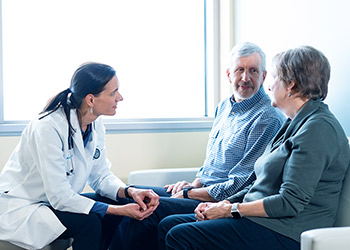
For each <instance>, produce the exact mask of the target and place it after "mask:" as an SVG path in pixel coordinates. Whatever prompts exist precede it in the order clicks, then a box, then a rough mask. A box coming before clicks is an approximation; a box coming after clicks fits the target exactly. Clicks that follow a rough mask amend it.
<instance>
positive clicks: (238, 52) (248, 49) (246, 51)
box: [230, 42, 266, 71]
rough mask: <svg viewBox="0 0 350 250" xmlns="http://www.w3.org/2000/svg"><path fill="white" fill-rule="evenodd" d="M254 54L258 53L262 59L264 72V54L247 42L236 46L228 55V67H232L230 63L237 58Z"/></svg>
mask: <svg viewBox="0 0 350 250" xmlns="http://www.w3.org/2000/svg"><path fill="white" fill-rule="evenodd" d="M255 52H257V53H259V55H260V56H261V59H262V65H261V66H262V71H265V70H266V56H265V53H264V52H263V51H262V50H261V48H260V47H259V46H258V45H256V44H254V43H249V42H243V43H238V44H236V45H235V46H234V47H233V48H232V50H231V53H230V60H231V61H230V67H231V66H232V61H233V60H234V59H236V58H239V57H246V56H250V55H251V54H254V53H255Z"/></svg>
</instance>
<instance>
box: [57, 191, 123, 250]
mask: <svg viewBox="0 0 350 250" xmlns="http://www.w3.org/2000/svg"><path fill="white" fill-rule="evenodd" d="M84 196H87V197H89V198H91V199H93V200H96V201H102V202H105V203H108V204H115V205H123V204H126V203H127V200H126V199H121V200H119V201H118V202H116V201H112V200H110V199H107V198H104V197H102V196H100V195H97V194H84ZM50 208H51V210H52V211H53V212H54V213H55V215H56V216H57V218H58V219H59V220H60V221H61V223H62V224H63V225H64V226H65V227H66V228H67V229H66V231H64V232H63V233H62V234H61V235H60V236H59V237H58V239H69V238H73V249H74V250H87V249H89V250H94V249H96V250H97V249H108V247H109V244H110V242H111V240H112V238H113V235H114V233H115V231H116V230H117V229H118V226H119V223H120V222H121V220H122V218H123V217H121V216H114V215H107V214H106V215H105V216H104V217H103V218H100V217H99V216H98V215H97V214H95V213H90V214H78V213H69V212H62V211H58V210H55V209H53V208H52V207H50Z"/></svg>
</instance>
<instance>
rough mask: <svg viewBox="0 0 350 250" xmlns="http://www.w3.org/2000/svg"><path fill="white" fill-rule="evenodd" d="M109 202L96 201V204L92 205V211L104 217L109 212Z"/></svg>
mask: <svg viewBox="0 0 350 250" xmlns="http://www.w3.org/2000/svg"><path fill="white" fill-rule="evenodd" d="M107 208H108V204H106V203H103V202H100V201H95V204H94V205H93V206H92V208H91V210H90V213H96V214H97V215H98V217H100V219H102V218H103V217H104V216H105V214H106V212H107Z"/></svg>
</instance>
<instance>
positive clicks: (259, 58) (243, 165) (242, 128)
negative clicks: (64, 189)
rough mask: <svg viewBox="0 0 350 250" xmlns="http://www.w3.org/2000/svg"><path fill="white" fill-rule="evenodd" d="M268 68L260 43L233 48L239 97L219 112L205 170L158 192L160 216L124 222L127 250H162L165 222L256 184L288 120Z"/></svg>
mask: <svg viewBox="0 0 350 250" xmlns="http://www.w3.org/2000/svg"><path fill="white" fill-rule="evenodd" d="M265 68H266V62H265V54H264V52H263V51H262V50H261V49H260V48H259V47H258V46H256V45H255V44H252V43H242V44H238V45H236V46H235V47H234V48H233V49H232V52H231V62H230V67H229V68H228V69H227V76H228V79H229V81H230V82H231V83H232V87H233V95H232V96H230V97H228V98H227V99H225V100H223V101H222V102H221V103H220V104H219V105H218V106H217V108H216V112H215V120H214V124H213V127H212V130H211V132H210V135H209V141H208V146H207V155H206V159H205V161H204V164H203V166H202V167H201V168H200V170H199V171H198V173H197V176H196V178H195V180H194V181H193V182H192V183H188V182H185V181H179V182H178V183H176V184H171V185H167V186H165V187H164V188H160V187H159V188H154V190H155V191H156V192H157V193H158V194H159V195H160V196H161V198H160V205H159V206H158V208H157V210H156V211H155V212H154V214H153V215H151V216H150V217H149V218H147V219H145V220H143V221H137V220H133V219H127V221H124V223H123V224H122V225H124V227H126V228H125V230H120V231H123V233H125V235H123V236H122V238H123V244H124V248H125V249H129V250H130V249H152V250H154V249H157V229H158V223H159V222H160V220H161V219H163V218H164V217H166V216H168V215H171V214H182V213H192V212H193V211H194V209H195V208H196V206H197V205H198V204H199V203H200V201H222V200H224V199H226V198H228V197H230V196H231V195H233V194H235V193H237V192H239V191H240V190H242V189H243V188H244V187H246V186H248V185H249V184H251V183H252V182H253V181H254V179H255V174H254V171H253V169H254V163H255V161H256V160H257V159H258V158H259V157H260V156H261V155H262V153H263V152H264V150H265V147H266V146H267V144H268V142H269V141H270V140H271V139H272V138H273V136H274V135H275V134H276V133H277V131H278V130H279V129H280V127H281V125H282V124H283V122H284V117H283V115H282V114H281V113H279V112H278V111H277V110H276V109H275V108H273V107H272V106H271V104H270V103H271V101H270V99H269V97H268V96H267V94H266V93H265V91H264V88H263V82H264V80H265V76H266V69H265ZM133 190H134V188H133V187H130V188H129V189H128V192H129V193H130V194H132V192H133ZM166 196H168V197H166ZM169 196H171V197H169ZM118 242H120V240H118ZM113 247H114V246H113V244H112V246H111V248H110V249H113ZM114 248H115V247H114Z"/></svg>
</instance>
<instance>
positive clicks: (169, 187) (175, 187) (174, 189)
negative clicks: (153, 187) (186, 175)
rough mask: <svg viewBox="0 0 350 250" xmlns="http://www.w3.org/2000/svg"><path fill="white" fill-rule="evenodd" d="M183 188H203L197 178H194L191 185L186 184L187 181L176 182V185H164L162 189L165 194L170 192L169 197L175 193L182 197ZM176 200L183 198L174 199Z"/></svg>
mask: <svg viewBox="0 0 350 250" xmlns="http://www.w3.org/2000/svg"><path fill="white" fill-rule="evenodd" d="M185 186H192V187H195V188H200V187H202V186H203V184H202V183H201V181H200V179H199V178H196V179H194V181H193V182H192V183H190V182H187V181H178V182H177V183H175V184H168V185H165V186H164V188H166V189H167V190H166V191H167V192H168V193H169V192H171V195H173V196H174V195H175V194H176V193H178V192H181V194H179V196H182V189H183V188H184V187H185ZM176 198H183V196H182V197H176Z"/></svg>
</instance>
